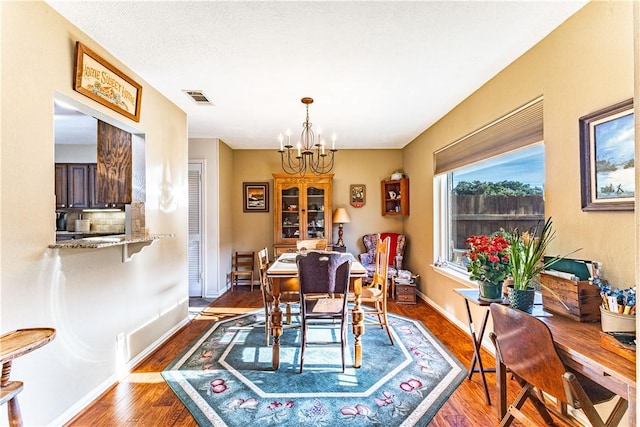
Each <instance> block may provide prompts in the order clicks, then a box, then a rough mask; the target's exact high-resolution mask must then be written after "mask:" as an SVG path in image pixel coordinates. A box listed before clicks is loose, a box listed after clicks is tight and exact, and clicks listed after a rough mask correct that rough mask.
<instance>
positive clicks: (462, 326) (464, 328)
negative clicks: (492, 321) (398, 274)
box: [416, 290, 495, 356]
mask: <svg viewBox="0 0 640 427" xmlns="http://www.w3.org/2000/svg"><path fill="white" fill-rule="evenodd" d="M416 294H417V295H418V297H420V299H421V300H423V301H424V302H426V303H427V304H429V305H430V306H431V307H433V309H434V310H436V311H437V312H438V313H440V314H441V315H443V316H444V317H445V318H446V319H447V320H449V321H450V322H451V323H453V324H454V325H456V326H457V327H459V328H460V329H461V330H462V331H464V333H466V334H467V335H468V336H469V339H471V332H470V331H469V325H468V324H466V323H464V322H462V321H460V320H459V319H457V318H455V317H453V316H452V315H451V313H449V312H448V311H446V310H444V309H443V308H442V307H440V306H439V305H438V304H436V303H435V301H433V300H432V299H430V298H428V297H427V296H426V295H425V294H423V293H422V292H420V291H418V290H416ZM489 342H490V341H489V338H488V337H486V336H485V337H484V339H483V340H482V347H483V348H484V349H485V350H487V351H488V352H489V353H491V354H493V355H494V356H495V349H494V347H493V345H487V343H489Z"/></svg>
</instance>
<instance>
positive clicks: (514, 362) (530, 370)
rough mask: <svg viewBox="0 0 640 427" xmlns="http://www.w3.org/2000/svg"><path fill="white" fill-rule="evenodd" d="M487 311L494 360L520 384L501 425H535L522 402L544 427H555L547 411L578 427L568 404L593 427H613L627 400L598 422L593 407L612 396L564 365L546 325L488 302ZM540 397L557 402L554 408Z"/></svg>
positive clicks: (524, 314)
mask: <svg viewBox="0 0 640 427" xmlns="http://www.w3.org/2000/svg"><path fill="white" fill-rule="evenodd" d="M490 310H491V316H492V318H493V327H494V332H491V333H490V335H489V336H490V337H491V340H492V341H493V343H494V345H495V347H496V354H497V357H498V360H499V362H501V363H502V364H503V365H504V366H505V367H506V369H508V370H509V371H510V372H511V373H512V374H513V375H514V376H515V377H516V379H517V381H518V382H519V383H520V385H522V390H521V391H520V393H519V394H518V397H517V398H516V400H515V401H514V402H513V403H512V404H511V405H510V406H509V409H508V410H507V413H506V414H505V416H504V418H503V419H502V422H501V423H500V426H508V425H511V423H512V422H513V420H514V419H518V421H520V422H522V423H523V424H525V425H527V426H536V425H538V424H537V423H534V422H533V421H531V420H530V419H528V418H527V417H526V416H525V414H524V413H523V412H521V411H520V408H522V405H524V403H525V402H526V400H527V399H529V400H531V403H533V405H534V406H535V408H536V410H537V411H538V413H539V414H540V416H542V418H543V419H544V420H545V422H546V423H547V424H548V425H555V424H554V422H553V418H552V417H551V415H550V414H549V411H550V412H552V413H554V415H556V416H558V417H559V418H561V419H562V420H563V421H565V422H567V423H568V424H570V425H574V426H577V425H580V426H581V425H582V424H580V423H578V422H577V420H576V419H575V418H570V417H569V416H568V414H567V404H568V405H571V406H572V407H573V408H575V409H582V411H583V412H584V414H585V415H586V417H587V418H588V419H589V422H590V423H591V425H592V426H593V427H605V426H616V425H618V423H619V422H620V420H621V419H622V417H623V415H624V412H625V411H626V409H627V406H628V403H627V401H626V400H624V399H622V398H620V399H619V400H618V402H617V403H616V405H615V407H614V409H613V411H612V412H611V414H610V415H609V418H608V419H607V421H606V422H605V421H603V420H602V418H601V417H600V415H599V414H598V413H597V412H596V410H595V408H594V407H593V405H594V404H598V403H602V402H606V401H608V400H611V399H612V398H613V397H614V396H615V394H614V393H613V392H611V391H609V390H607V389H606V388H604V387H602V386H600V385H598V384H596V383H595V382H593V381H591V380H589V379H588V378H586V377H584V376H582V375H581V374H579V373H577V372H572V371H571V370H569V369H568V368H567V367H566V366H565V365H564V363H563V362H562V360H561V359H560V356H559V355H558V352H557V350H556V348H555V345H554V343H553V338H552V335H551V331H550V330H549V328H548V326H547V325H545V324H544V323H543V322H542V321H541V320H540V319H537V318H535V317H533V316H531V315H529V314H527V313H525V312H523V311H520V310H515V309H513V308H511V307H509V306H506V305H500V304H495V303H493V304H491V306H490ZM536 390H537V393H536ZM543 393H546V394H547V395H550V396H553V397H554V398H555V399H556V400H557V403H556V404H555V407H554V404H553V402H551V401H548V399H546V398H545V397H544V395H543Z"/></svg>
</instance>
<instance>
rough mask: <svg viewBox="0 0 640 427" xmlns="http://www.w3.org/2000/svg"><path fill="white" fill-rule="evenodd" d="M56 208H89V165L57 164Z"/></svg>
mask: <svg viewBox="0 0 640 427" xmlns="http://www.w3.org/2000/svg"><path fill="white" fill-rule="evenodd" d="M55 192H56V208H58V209H74V208H78V209H81V208H88V207H89V165H88V164H86V163H56V165H55Z"/></svg>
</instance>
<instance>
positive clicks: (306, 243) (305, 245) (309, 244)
mask: <svg viewBox="0 0 640 427" xmlns="http://www.w3.org/2000/svg"><path fill="white" fill-rule="evenodd" d="M296 249H298V250H299V251H300V250H303V249H307V250H313V249H317V250H321V251H324V250H325V249H327V239H308V240H298V241H297V242H296Z"/></svg>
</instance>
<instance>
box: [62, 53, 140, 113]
mask: <svg viewBox="0 0 640 427" xmlns="http://www.w3.org/2000/svg"><path fill="white" fill-rule="evenodd" d="M73 89H74V90H75V91H76V92H79V93H81V94H83V95H85V96H87V97H89V98H91V99H93V100H94V101H96V102H99V103H100V104H102V105H104V106H106V107H109V108H111V109H112V110H114V111H117V112H118V113H120V114H122V115H123V116H126V117H128V118H130V119H131V120H134V121H136V122H139V121H140V102H141V100H142V86H140V85H139V84H138V83H136V82H135V81H133V80H132V79H130V78H129V77H127V76H126V75H124V74H123V73H122V72H121V71H120V70H118V69H117V68H116V67H114V66H113V65H111V64H109V63H108V62H107V61H105V60H104V59H102V58H101V57H100V56H99V55H98V54H97V53H95V52H93V51H92V50H91V49H89V48H88V47H86V46H85V45H83V44H82V43H80V42H76V70H75V74H74V79H73Z"/></svg>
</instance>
